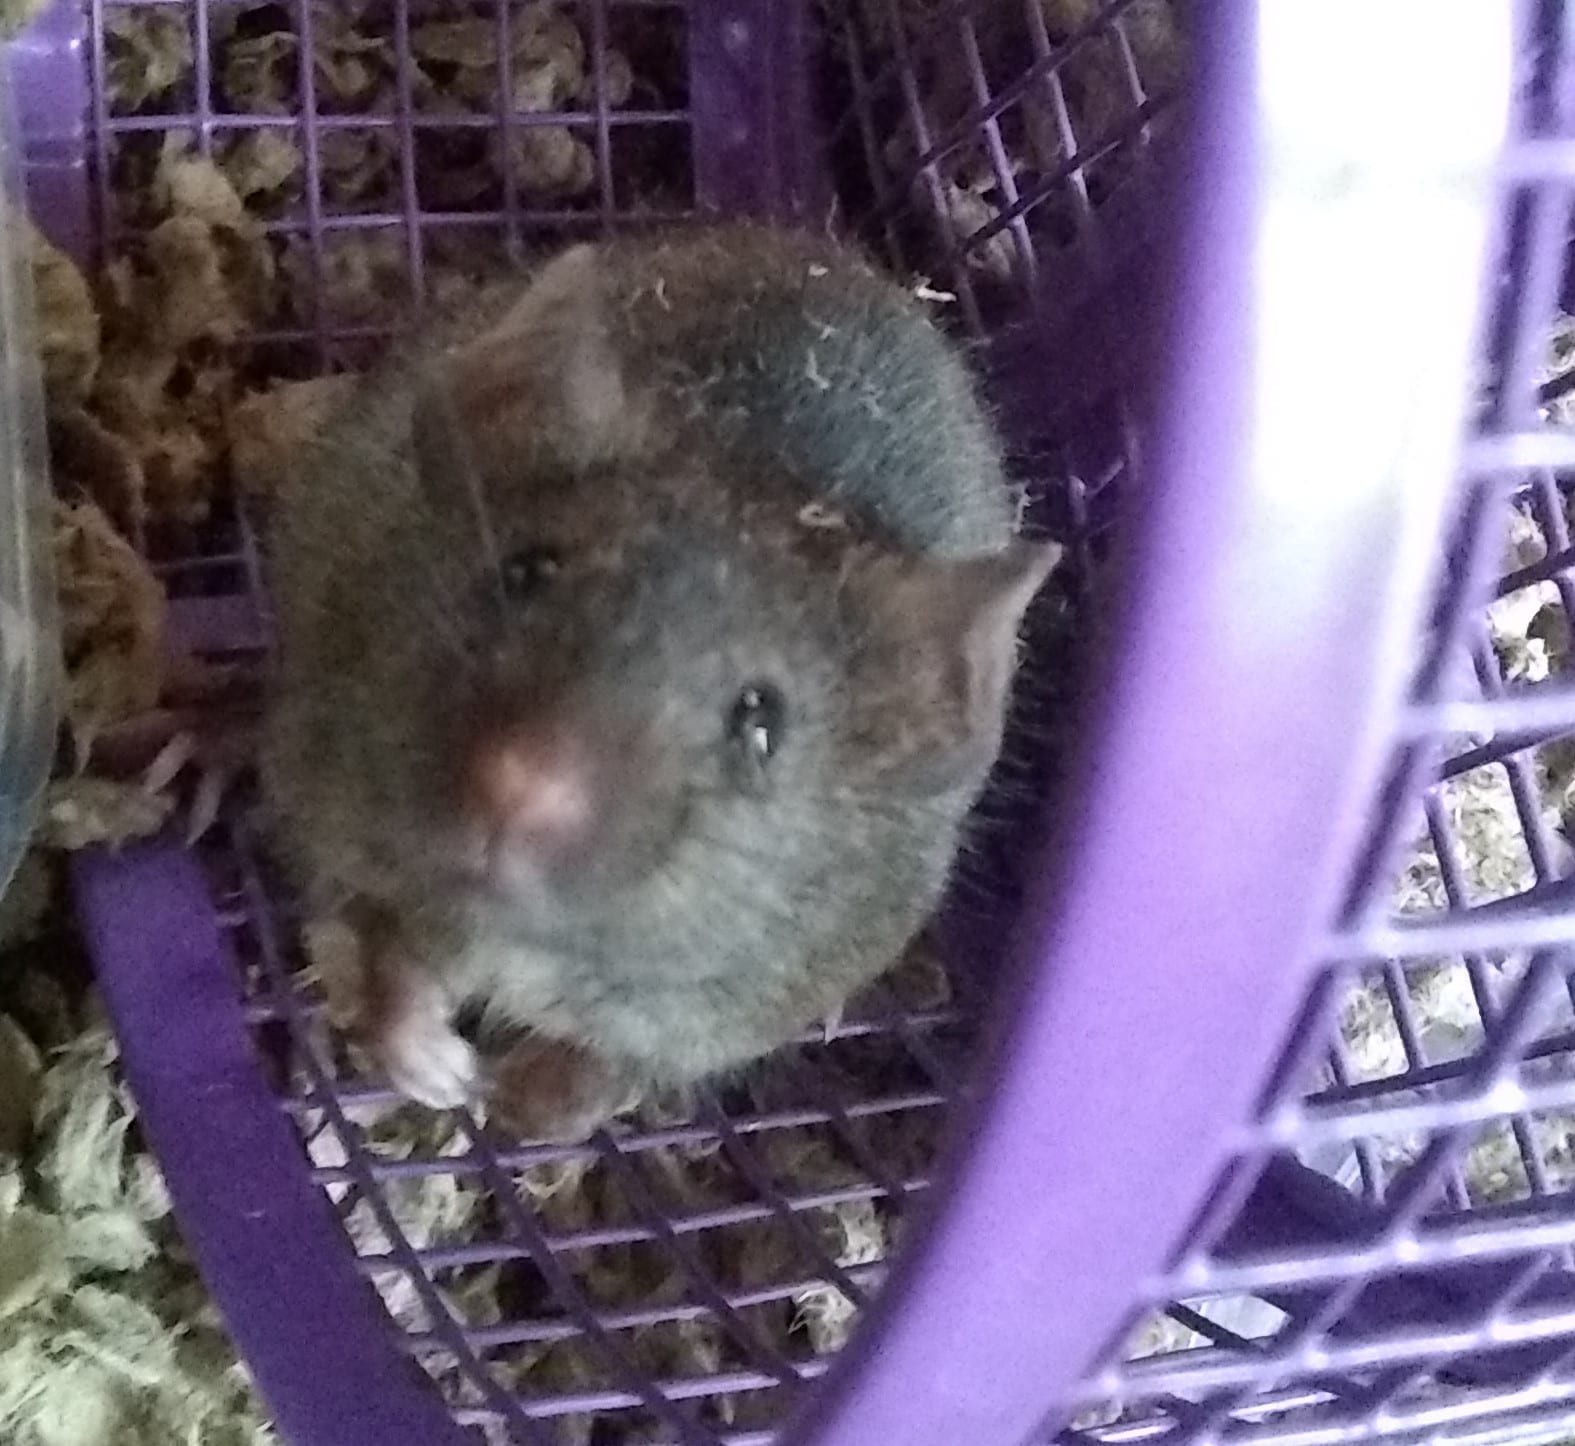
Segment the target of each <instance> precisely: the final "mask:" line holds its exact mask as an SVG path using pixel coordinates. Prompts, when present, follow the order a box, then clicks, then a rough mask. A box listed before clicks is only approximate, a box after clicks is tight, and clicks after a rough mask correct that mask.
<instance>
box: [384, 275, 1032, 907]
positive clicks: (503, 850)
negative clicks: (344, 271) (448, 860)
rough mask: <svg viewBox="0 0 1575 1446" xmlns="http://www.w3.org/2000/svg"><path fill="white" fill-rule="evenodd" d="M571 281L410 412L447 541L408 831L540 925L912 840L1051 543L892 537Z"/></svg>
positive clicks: (926, 841)
mask: <svg viewBox="0 0 1575 1446" xmlns="http://www.w3.org/2000/svg"><path fill="white" fill-rule="evenodd" d="M597 282H598V277H597V275H596V271H595V266H594V253H593V252H591V251H590V250H589V248H584V249H582V250H580V251H577V252H571V253H568V255H567V256H565V257H564V258H562V259H560V260H559V261H558V262H556V263H554V265H553V266H551V267H549V268H548V269H547V271H546V272H545V273H544V275H543V276H542V278H541V279H540V280H539V281H538V282H537V283H536V284H535V285H534V286H533V287H532V288H531V289H530V290H529V291H528V292H527V294H526V296H525V298H524V299H523V301H521V302H520V303H519V304H518V305H517V306H516V307H515V309H514V311H513V312H511V313H510V314H509V315H506V316H504V317H503V318H501V319H500V321H499V322H498V324H497V326H496V327H495V328H493V329H491V330H490V331H488V332H485V333H484V334H482V335H480V336H478V337H476V338H475V339H474V340H472V341H470V342H467V343H466V344H464V345H463V346H461V347H459V348H456V349H455V350H454V351H452V352H451V353H450V354H448V356H446V357H445V358H444V360H443V362H442V363H441V364H439V365H438V366H436V367H434V369H433V370H432V372H431V373H430V374H429V376H428V377H427V378H426V381H425V383H424V386H423V390H422V392H421V395H420V397H419V399H418V402H417V405H416V407H415V409H414V421H413V431H412V451H413V454H414V457H415V459H416V467H417V471H418V474H419V482H420V487H421V491H422V494H423V496H424V497H425V498H426V499H427V501H428V504H429V507H430V515H431V516H432V517H433V518H435V519H437V521H436V522H435V523H434V524H433V526H434V529H435V532H436V535H438V536H454V537H458V536H462V535H464V534H465V533H466V532H467V530H468V532H469V536H470V537H471V539H472V545H471V546H470V547H468V548H466V547H463V546H451V547H447V548H444V549H443V553H444V556H445V558H448V559H450V560H451V561H450V562H448V563H446V564H445V565H446V566H447V567H449V568H450V569H451V573H450V575H449V576H448V577H447V578H446V580H445V583H444V591H445V594H446V596H447V597H448V598H449V599H450V600H451V602H452V605H453V607H454V608H455V611H456V613H457V615H456V616H454V617H452V618H450V619H449V620H448V626H447V627H446V629H445V630H444V638H443V639H436V638H435V639H434V646H433V649H432V652H431V659H430V685H429V696H430V697H431V700H432V708H431V716H432V718H433V719H434V730H435V731H434V734H433V737H432V739H431V748H430V752H429V757H430V759H431V760H432V768H431V770H430V778H429V779H428V780H427V782H428V784H429V785H430V789H431V792H430V798H431V806H432V808H433V810H434V813H435V817H434V819H433V830H432V838H433V840H434V844H435V845H436V846H441V847H442V848H444V849H446V850H448V851H449V852H450V853H451V854H452V856H453V857H456V858H459V859H461V860H463V865H464V867H465V869H466V870H467V871H468V874H469V876H470V877H471V879H472V880H473V882H475V883H476V884H477V886H478V887H481V888H484V889H486V890H489V891H490V892H492V893H493V894H494V895H496V896H498V897H500V898H502V899H504V900H505V901H506V902H510V903H512V904H514V905H516V906H517V907H518V910H519V912H520V913H521V914H523V915H528V916H529V917H530V919H531V920H532V921H533V922H535V923H537V924H540V925H541V926H542V927H545V928H550V927H553V926H554V925H555V924H556V925H557V926H562V927H571V926H572V924H573V922H574V921H575V919H576V918H577V917H582V916H588V915H590V914H592V913H594V912H596V911H598V910H601V911H605V910H606V908H607V905H608V901H609V899H611V898H615V897H623V898H625V899H632V898H634V897H636V896H641V895H643V896H646V897H649V896H650V895H651V894H652V892H653V891H655V892H657V893H661V894H662V895H663V896H664V897H668V898H672V897H688V896H691V895H693V894H694V893H695V891H696V890H697V889H700V888H703V887H707V886H709V887H710V888H712V889H713V890H714V889H716V888H718V887H721V888H722V890H723V892H725V893H727V896H728V897H729V898H731V899H733V900H735V901H737V900H738V899H740V898H744V897H748V896H749V895H750V891H751V890H754V891H763V892H765V893H768V894H769V895H770V897H771V899H772V900H773V901H774V906H775V907H784V906H785V905H784V904H783V900H784V898H788V899H791V898H794V897H797V898H799V899H800V900H801V901H802V900H804V899H805V898H807V897H808V895H806V894H805V892H804V891H805V890H806V889H808V888H809V887H810V883H811V881H816V882H815V887H816V888H817V889H824V888H825V887H827V884H826V879H827V877H828V874H836V873H838V872H842V873H846V872H847V871H848V870H853V874H852V875H851V876H852V877H856V876H857V867H858V860H859V858H860V855H861V854H867V853H868V851H870V850H884V851H886V853H887V854H900V853H901V851H902V850H903V849H904V848H907V847H910V846H911V847H913V848H915V849H919V850H921V851H929V850H932V849H933V847H934V837H933V836H934V835H935V834H936V832H937V826H936V819H937V817H938V814H937V812H936V811H937V809H939V810H940V811H941V814H945V815H947V816H950V815H951V814H955V813H958V812H959V811H960V809H961V808H964V807H966V805H967V804H968V803H969V802H971V801H972V798H973V796H974V795H975V794H976V793H977V791H978V789H979V787H980V786H981V784H982V782H983V779H984V776H985V774H986V773H987V771H988V770H989V767H990V765H991V763H992V762H993V760H994V757H995V754H996V752H997V750H998V748H999V745H1000V738H1001V729H1002V720H1003V716H1004V712H1005V708H1006V702H1007V694H1008V690H1009V685H1010V680H1011V676H1012V672H1013V669H1014V666H1015V662H1016V650H1017V634H1018V628H1019V623H1020V620H1021V617H1022V613H1023V610H1024V608H1025V607H1026V606H1027V604H1028V601H1029V600H1030V598H1031V597H1032V596H1033V594H1034V592H1035V590H1036V589H1037V588H1038V586H1039V584H1040V583H1041V582H1042V581H1043V579H1044V577H1045V574H1046V573H1047V571H1048V570H1049V568H1050V567H1051V565H1052V564H1053V562H1054V560H1055V553H1054V550H1053V549H1052V548H1050V547H1048V546H1042V545H1032V544H1027V543H1013V544H1011V545H1010V546H1008V547H1007V548H1006V549H1005V550H1004V551H1002V552H1000V553H998V554H994V555H990V556H984V557H973V558H961V559H958V558H941V557H935V556H917V555H914V554H912V553H909V552H905V551H901V550H898V549H896V548H894V547H892V546H891V545H889V544H887V543H884V542H883V541H882V540H881V539H880V538H879V537H877V536H874V535H872V534H871V533H870V531H869V530H868V529H867V528H863V527H862V526H861V524H860V523H859V521H858V520H857V519H854V518H850V517H845V516H841V515H839V514H837V513H836V512H835V511H834V510H832V509H829V508H828V507H827V506H825V505H824V504H822V503H820V502H819V501H817V499H816V498H815V497H814V496H813V494H812V493H810V492H809V491H807V490H805V489H804V488H803V486H802V485H801V484H800V483H799V482H797V481H796V480H795V479H793V478H790V477H787V476H769V475H762V474H761V472H760V469H759V466H758V465H757V464H753V463H751V464H749V465H748V466H744V465H742V464H738V463H736V462H734V461H733V460H731V459H730V458H729V457H727V456H724V455H721V454H719V453H717V452H715V451H713V450H711V449H709V447H708V444H707V439H706V438H705V436H704V433H703V430H701V429H698V428H696V427H694V426H684V427H680V426H676V425H675V424H673V423H672V421H671V419H668V418H663V417H662V416H660V415H659V414H660V410H661V409H660V408H659V407H658V406H657V405H656V403H655V401H654V399H653V397H652V396H651V395H649V394H646V393H643V392H642V389H641V387H640V385H639V382H638V379H636V378H633V377H630V376H628V375H626V374H625V370H624V368H623V367H622V366H621V364H620V361H619V358H618V355H617V349H616V346H615V344H614V342H613V341H612V340H611V339H610V338H609V335H608V332H607V329H606V327H605V326H604V324H603V320H602V313H601V306H602V303H601V301H600V299H599V297H598V292H597ZM527 357H528V358H545V359H547V361H548V362H549V363H550V365H537V366H536V367H535V368H534V369H533V368H532V367H531V366H529V365H526V364H525V363H524V362H523V361H522V358H527ZM467 569H468V571H467ZM454 636H458V637H460V638H461V639H462V642H463V655H462V656H463V661H462V662H461V663H459V664H457V665H456V662H455V653H454V650H453V648H452V645H451V642H452V638H453V637H454ZM440 642H441V643H442V644H443V645H442V646H439V645H438V644H439V643H440ZM940 832H941V833H942V834H944V833H945V830H944V829H941V830H940ZM942 842H943V843H945V842H948V840H946V839H944V838H943V840H942ZM745 875H747V879H746V878H745ZM729 880H731V881H732V882H731V883H728V882H727V881H729Z"/></svg>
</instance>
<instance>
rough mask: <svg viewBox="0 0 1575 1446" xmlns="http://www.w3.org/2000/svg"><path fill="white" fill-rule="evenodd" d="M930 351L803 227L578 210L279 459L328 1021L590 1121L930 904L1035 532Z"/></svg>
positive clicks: (995, 721) (710, 1057)
mask: <svg viewBox="0 0 1575 1446" xmlns="http://www.w3.org/2000/svg"><path fill="white" fill-rule="evenodd" d="M1016 516H1017V500H1016V497H1015V495H1014V494H1013V492H1012V490H1011V488H1010V486H1009V484H1008V482H1007V480H1006V477H1005V475H1004V473H1003V470H1002V463H1001V455H1000V446H999V443H998V441H997V439H996V437H995V435H994V433H993V431H992V428H991V425H990V422H989V419H988V417H987V415H986V413H985V411H984V409H983V408H982V406H981V404H980V402H979V401H978V399H977V397H976V395H975V391H974V386H973V383H972V380H971V378H970V376H969V373H968V371H967V369H966V367H965V365H964V362H963V360H962V359H961V357H960V355H959V353H958V350H957V348H956V347H955V346H954V345H953V344H952V343H951V342H950V341H948V340H947V339H946V338H945V337H944V336H943V335H942V334H941V333H940V331H939V330H937V329H936V328H935V327H934V326H933V325H932V324H931V322H930V321H929V319H928V318H927V317H926V315H925V314H924V312H923V311H922V309H921V308H920V307H919V305H918V304H917V302H915V301H914V300H913V299H912V298H911V297H910V296H909V295H907V294H906V293H905V292H904V291H903V290H902V288H901V287H900V286H898V285H897V284H896V283H894V282H893V281H891V280H890V279H888V278H886V277H884V276H882V275H881V274H880V273H878V272H877V271H876V270H875V269H874V268H873V267H871V266H870V265H869V264H867V263H866V262H865V261H864V260H863V259H862V258H860V257H859V256H857V255H856V254H854V253H853V252H851V251H849V250H846V249H844V248H842V247H841V246H839V245H836V244H834V243H832V242H830V241H827V240H825V239H822V238H815V237H809V236H801V235H796V234H791V233H784V232H778V231H772V230H767V229H763V228H752V227H742V226H735V227H725V228H717V229H711V230H695V231H686V232H683V233H678V234H669V235H665V236H661V237H645V238H633V239H622V240H615V241H609V242H605V243H599V244H589V245H582V246H577V247H575V248H574V249H572V250H570V251H567V252H565V253H563V254H561V255H560V256H558V257H557V258H556V259H554V260H552V261H550V262H549V263H547V264H546V265H545V266H544V267H543V268H542V269H541V270H539V271H538V272H537V273H536V275H535V276H534V277H533V278H529V279H526V280H523V281H511V282H509V283H506V284H503V285H500V286H499V287H498V288H496V289H495V290H493V291H491V292H489V294H488V296H487V297H486V298H484V300H483V302H482V303H481V304H480V305H478V306H477V307H476V308H474V309H473V310H471V311H469V312H468V313H467V314H466V315H465V316H463V317H461V318H459V319H457V320H456V321H454V322H452V323H451V324H448V325H446V326H441V327H438V328H436V329H434V330H430V331H428V332H426V333H424V334H423V335H421V336H419V337H417V338H416V339H415V340H414V342H413V343H412V344H410V345H408V346H406V347H404V348H401V349H400V350H399V351H398V352H397V353H396V354H395V355H393V356H391V357H390V358H389V360H388V361H387V362H386V363H384V364H383V365H382V366H381V367H380V368H379V369H378V370H377V371H375V372H374V373H372V374H370V375H368V377H367V378H366V379H365V381H364V382H363V383H362V385H360V386H359V387H358V388H357V389H356V390H355V392H354V394H353V396H352V397H351V398H350V400H349V402H348V404H347V405H345V406H344V408H343V409H342V410H341V411H340V412H339V414H338V415H337V417H336V418H335V419H334V420H333V421H332V423H331V424H329V425H328V426H327V427H325V429H324V430H323V431H322V433H321V435H320V436H318V437H317V438H316V439H314V440H313V442H312V443H311V444H310V445H309V446H307V447H306V448H305V450H304V452H303V454H302V456H301V457H300V459H299V462H298V465H297V466H296V467H295V468H294V469H293V474H292V475H291V477H290V478H289V479H288V480H287V482H286V483H285V485H284V486H283V488H282V493H281V496H280V498H279V500H278V505H277V513H276V516H275V517H274V519H273V521H272V528H271V534H270V557H271V573H272V582H273V587H274V591H275V599H276V604H277V610H278V618H279V628H280V633H279V644H280V646H279V668H278V677H277V682H276V686H275V690H274V697H273V703H272V707H271V709H270V712H269V717H268V722H267V730H266V741H265V748H264V754H265V757H264V781H265V785H266V788H267V792H268V796H269V798H270V801H271V804H272V808H273V810H274V812H275V814H276V815H277V818H278V821H279V826H280V829H281V833H282V839H283V842H284V844H285V847H286V852H287V855H288V857H289V858H290V859H291V861H292V862H293V863H294V865H295V867H296V869H297V871H298V874H299V877H300V879H301V880H302V883H303V886H304V887H305V889H306V892H307V898H308V904H309V907H310V908H311V910H312V911H313V912H314V913H315V914H317V915H318V916H319V917H321V916H324V915H330V916H335V917H337V918H339V919H342V920H343V921H345V922H347V923H349V924H351V926H352V927H353V928H354V930H355V932H356V935H357V937H358V938H359V940H360V941H361V949H362V954H363V963H364V967H365V970H366V971H367V984H366V987H365V989H364V991H363V999H364V1005H365V1007H364V1009H363V1010H362V1014H361V1022H360V1025H359V1030H358V1032H359V1033H360V1035H361V1036H362V1038H363V1041H364V1042H365V1043H366V1044H367V1046H368V1047H369V1048H370V1049H371V1051H372V1052H373V1053H374V1055H375V1056H376V1057H377V1059H378V1060H379V1061H380V1062H381V1064H382V1065H383V1067H384V1068H386V1070H387V1072H388V1074H389V1076H390V1077H391V1079H392V1080H393V1081H394V1083H395V1084H396V1085H397V1086H398V1087H400V1088H401V1089H402V1090H404V1091H405V1092H406V1093H408V1094H410V1095H411V1096H413V1097H415V1098H416V1099H419V1100H423V1101H425V1102H427V1103H429V1104H431V1105H434V1106H452V1105H457V1104H459V1103H460V1102H461V1101H463V1100H464V1099H466V1098H467V1097H468V1096H469V1095H470V1094H471V1093H472V1092H473V1091H475V1090H477V1089H478V1088H480V1086H481V1073H482V1072H481V1070H480V1069H479V1068H478V1065H477V1062H476V1058H475V1056H474V1054H473V1052H472V1049H471V1047H470V1045H469V1044H467V1043H466V1042H465V1041H464V1040H463V1039H461V1038H460V1036H459V1035H458V1034H457V1033H456V1032H455V1029H454V1026H453V1017H454V1013H455V1011H456V1010H457V1009H458V1008H459V1007H460V1006H461V1004H463V1003H465V1002H467V1001H469V1002H473V1003H479V1004H480V1005H481V1006H482V1008H483V1013H484V1017H486V1018H488V1019H490V1020H492V1021H493V1022H495V1023H499V1024H502V1025H505V1026H508V1027H510V1028H512V1029H514V1030H515V1031H516V1032H518V1031H524V1035H523V1038H522V1039H521V1040H520V1041H519V1042H518V1043H516V1044H515V1046H514V1047H513V1048H512V1049H511V1050H510V1051H509V1052H508V1053H507V1054H505V1055H504V1056H503V1057H502V1058H501V1059H500V1060H498V1061H496V1062H495V1064H494V1065H493V1066H492V1069H491V1084H492V1087H493V1090H494V1108H495V1110H496V1112H498V1113H499V1114H501V1116H502V1117H503V1118H504V1119H505V1120H506V1121H507V1122H508V1124H509V1125H510V1127H512V1128H515V1129H518V1130H520V1131H523V1132H526V1133H530V1134H533V1135H538V1136H554V1137H570V1136H578V1135H583V1134H584V1133H587V1132H588V1131H589V1130H590V1129H592V1128H594V1127H595V1126H596V1125H597V1124H599V1123H601V1122H602V1121H603V1120H605V1119H606V1118H607V1117H609V1116H610V1115H612V1114H614V1113H616V1112H618V1111H620V1110H622V1109H624V1108H626V1107H628V1106H629V1105H631V1104H633V1103H634V1102H636V1101H638V1100H639V1099H641V1098H643V1097H645V1096H646V1095H647V1094H648V1093H650V1092H652V1091H655V1090H665V1089H668V1088H673V1087H679V1088H681V1087H683V1086H685V1085H688V1084H690V1083H693V1082H695V1081H698V1080H701V1079H704V1078H706V1077H708V1076H711V1075H714V1074H716V1073H717V1072H721V1071H728V1070H731V1069H734V1068H736V1067H738V1066H741V1065H744V1064H746V1063H748V1062H749V1061H751V1060H754V1059H756V1058H758V1057H759V1056H761V1055H763V1054H765V1053H766V1052H768V1051H770V1050H772V1049H774V1048H776V1047H777V1046H778V1045H781V1044H782V1043H784V1042H785V1041H787V1040H789V1039H790V1038H792V1037H794V1036H795V1035H797V1034H798V1033H800V1032H801V1031H802V1030H803V1029H804V1028H805V1027H806V1026H807V1025H809V1024H811V1023H813V1022H814V1021H816V1020H818V1019H822V1018H825V1017H827V1016H828V1015H831V1014H833V1013H835V1012H836V1011H837V1010H838V1009H839V1008H840V1006H841V1004H842V1002H843V1001H844V1000H845V999H846V997H847V996H848V995H849V994H850V993H851V992H852V991H853V990H855V989H857V988H858V987H860V986H861V985H863V984H865V983H867V982H868V981H869V980H870V979H872V978H873V977H874V976H875V975H877V974H878V973H879V972H880V971H882V970H883V969H885V968H886V967H887V966H888V965H889V964H891V963H893V962H894V961H895V960H896V959H897V957H898V955H899V954H900V953H901V952H902V950H903V948H904V946H905V945H906V944H907V943H908V941H909V940H910V938H911V937H912V936H913V935H914V934H915V933H916V932H917V931H918V930H919V929H920V927H921V926H922V925H923V924H924V923H925V921H926V919H927V917H928V915H929V914H930V913H931V912H932V910H933V909H934V907H935V905H936V903H937V901H938V899H939V897H940V895H941V892H942V889H943V887H944V885H945V883H946V880H947V876H948V872H949V870H950V869H951V867H952V864H953V859H954V855H955V852H956V849H957V845H958V838H959V830H960V829H961V828H962V826H963V823H964V820H965V818H966V816H967V814H968V812H969V809H970V807H971V806H972V804H973V803H974V802H975V800H976V798H977V796H978V794H979V792H980V790H981V788H982V787H983V785H984V783H985V780H986V776H987V774H988V773H989V771H990V769H991V766H992V764H993V762H994V759H995V757H996V754H997V752H998V750H999V748H1000V743H1001V734H1002V727H1003V717H1004V711H1005V708H1006V703H1007V695H1008V690H1009V685H1010V681H1011V678H1012V674H1013V670H1014V667H1015V664H1016V654H1017V634H1018V627H1019V623H1020V620H1021V617H1022V613H1023V610H1024V608H1025V607H1026V605H1027V603H1028V601H1029V600H1030V598H1031V597H1032V595H1033V594H1034V592H1035V591H1036V589H1037V588H1038V587H1039V585H1040V583H1041V582H1042V581H1043V579H1044V577H1045V575H1046V573H1047V572H1048V570H1049V569H1050V567H1051V566H1052V564H1053V562H1054V560H1055V556H1056V553H1055V549H1054V548H1053V547H1052V546H1051V545H1049V544H1035V543H1029V542H1025V541H1023V540H1021V539H1019V538H1018V537H1017V536H1016V521H1015V519H1016Z"/></svg>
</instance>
